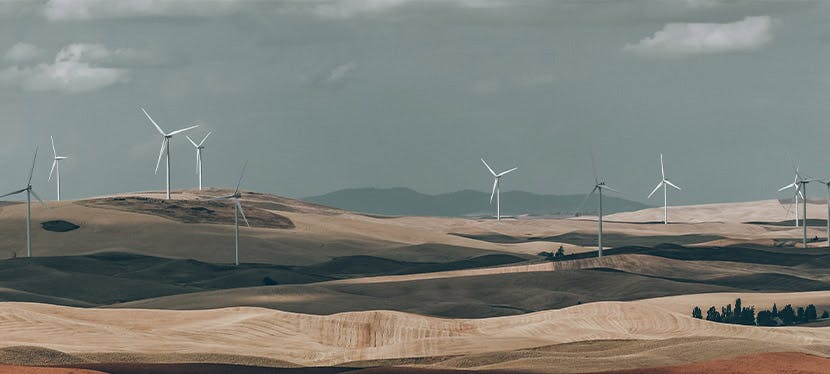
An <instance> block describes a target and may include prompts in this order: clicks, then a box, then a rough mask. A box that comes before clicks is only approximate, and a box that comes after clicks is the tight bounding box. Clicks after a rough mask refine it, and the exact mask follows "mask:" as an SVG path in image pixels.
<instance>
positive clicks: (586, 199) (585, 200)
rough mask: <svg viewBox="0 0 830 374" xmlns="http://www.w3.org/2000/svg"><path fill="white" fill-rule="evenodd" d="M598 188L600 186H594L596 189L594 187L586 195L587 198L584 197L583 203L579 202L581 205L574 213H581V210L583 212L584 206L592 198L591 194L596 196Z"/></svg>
mask: <svg viewBox="0 0 830 374" xmlns="http://www.w3.org/2000/svg"><path fill="white" fill-rule="evenodd" d="M597 188H599V186H594V189H592V190H591V192H589V193H588V194H587V195H585V198H584V199H582V202H581V203H579V206H578V207H577V208H576V212H574V214H579V213H580V212H582V208H583V207H584V206H585V203H587V202H588V199H590V198H591V196H594V192H596V191H597Z"/></svg>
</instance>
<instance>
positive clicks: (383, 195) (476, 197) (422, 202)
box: [302, 188, 649, 217]
mask: <svg viewBox="0 0 830 374" xmlns="http://www.w3.org/2000/svg"><path fill="white" fill-rule="evenodd" d="M583 199H585V195H584V194H579V195H539V194H534V193H530V192H522V191H509V192H502V193H501V213H502V215H514V216H515V215H524V214H528V215H537V216H549V215H572V214H574V213H575V212H576V210H577V208H579V204H580V203H581V202H582V200H583ZM302 200H305V201H308V202H312V203H317V204H322V205H327V206H331V207H335V208H340V209H345V210H350V211H354V212H363V213H372V214H384V215H393V216H406V215H409V216H439V217H469V216H492V215H495V209H496V205H495V204H496V202H495V200H494V201H493V204H492V205H490V203H489V202H490V194H489V193H487V192H481V191H473V190H463V191H458V192H451V193H444V194H438V195H427V194H423V193H420V192H417V191H414V190H411V189H409V188H351V189H344V190H338V191H334V192H331V193H327V194H325V195H319V196H310V197H306V198H304V199H302ZM602 203H603V211H604V212H605V213H608V214H611V213H618V212H627V211H633V210H639V209H644V208H648V207H649V206H648V205H645V204H643V203H638V202H636V201H631V200H626V199H622V198H618V197H613V196H605V197H604V199H603V201H602ZM596 207H597V198H596V196H594V197H592V198H591V199H590V200H588V201H587V202H586V203H585V206H584V208H583V211H582V212H581V213H583V214H592V213H595V212H596V209H597V208H596Z"/></svg>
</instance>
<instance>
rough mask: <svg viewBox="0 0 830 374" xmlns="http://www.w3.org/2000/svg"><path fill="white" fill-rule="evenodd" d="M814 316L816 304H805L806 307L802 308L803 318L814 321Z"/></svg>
mask: <svg viewBox="0 0 830 374" xmlns="http://www.w3.org/2000/svg"><path fill="white" fill-rule="evenodd" d="M816 317H817V315H816V306H815V305H813V304H810V305H807V309H805V310H804V318H806V319H807V320H808V321H814V320H815V319H816Z"/></svg>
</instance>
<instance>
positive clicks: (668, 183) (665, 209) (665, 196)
mask: <svg viewBox="0 0 830 374" xmlns="http://www.w3.org/2000/svg"><path fill="white" fill-rule="evenodd" d="M660 175H661V179H660V183H657V187H654V190H652V191H651V193H650V194H648V198H649V199H651V195H654V193H655V192H657V190H658V189H660V187H663V224H668V223H669V198H668V192H667V191H666V190H667V186H672V187H674V188H676V189H677V190H678V191H680V190H681V188H680V187H677V186H675V185H674V183H672V182H671V181H669V180H668V179H666V169H665V168H664V167H663V154H662V153H661V154H660Z"/></svg>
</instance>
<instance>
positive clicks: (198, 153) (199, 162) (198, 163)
mask: <svg viewBox="0 0 830 374" xmlns="http://www.w3.org/2000/svg"><path fill="white" fill-rule="evenodd" d="M210 134H211V132H208V133H207V135H205V137H204V138H202V141H200V142H199V143H196V142H194V141H193V139H191V138H190V136H187V135H185V137H186V138H187V140H189V141H190V144H193V146H194V147H195V148H196V167H197V168H198V173H199V191H201V190H202V150H204V149H205V140H207V138H208V136H210Z"/></svg>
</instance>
